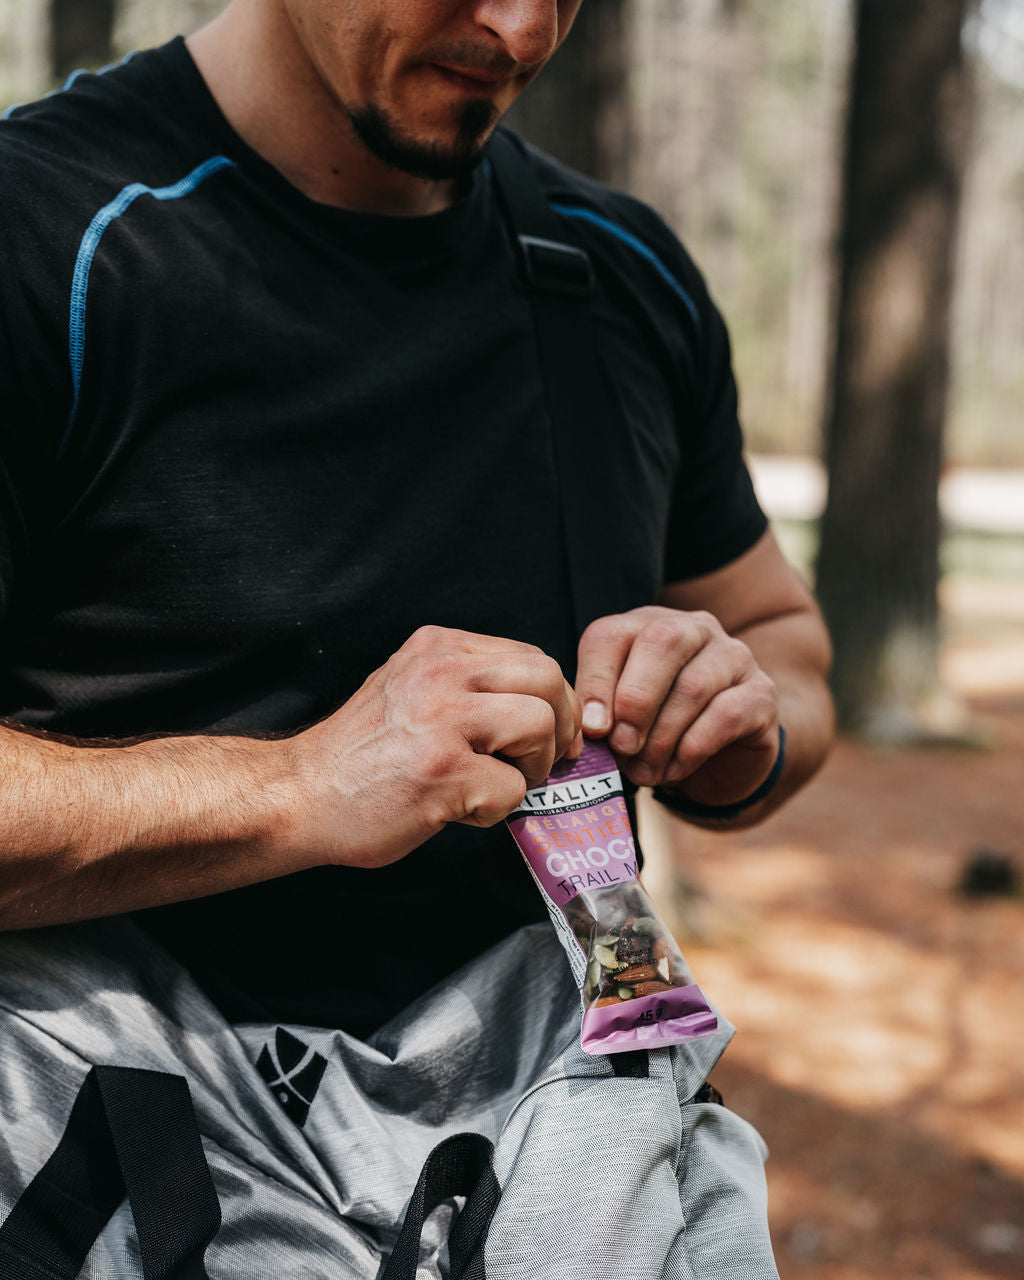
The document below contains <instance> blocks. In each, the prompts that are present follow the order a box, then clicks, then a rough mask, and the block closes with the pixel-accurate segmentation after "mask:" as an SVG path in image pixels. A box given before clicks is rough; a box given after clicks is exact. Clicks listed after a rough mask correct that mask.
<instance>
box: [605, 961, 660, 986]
mask: <svg viewBox="0 0 1024 1280" xmlns="http://www.w3.org/2000/svg"><path fill="white" fill-rule="evenodd" d="M657 976H658V974H657V970H656V969H655V968H654V965H653V964H635V965H633V966H632V967H631V968H629V969H623V970H622V972H621V973H617V974H616V975H615V981H616V982H617V983H618V984H619V986H620V987H621V986H622V985H623V983H626V984H628V985H630V986H632V984H633V983H634V982H648V981H649V980H650V979H651V978H656V977H657Z"/></svg>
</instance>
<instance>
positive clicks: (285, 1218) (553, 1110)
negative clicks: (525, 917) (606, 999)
mask: <svg viewBox="0 0 1024 1280" xmlns="http://www.w3.org/2000/svg"><path fill="white" fill-rule="evenodd" d="M579 1023H580V1007H579V997H578V994H577V992H576V990H575V989H574V987H573V985H572V983H571V980H570V977H569V972H568V966H567V965H566V962H565V958H564V956H563V954H562V951H561V949H560V947H559V944H558V942H557V939H556V938H555V935H554V932H553V930H552V929H551V927H550V926H549V925H546V924H545V925H533V926H530V927H529V928H525V929H523V930H521V931H520V932H518V933H517V934H514V935H513V936H512V937H510V938H508V939H507V940H506V941H505V942H503V943H502V944H500V945H499V946H497V947H495V948H493V949H492V950H491V951H490V952H488V953H487V954H485V955H484V956H482V957H480V958H479V959H478V960H476V961H475V962H473V963H472V964H470V965H468V966H466V968H464V969H463V970H461V971H460V972H459V973H457V974H456V975H455V976H454V977H452V978H451V979H450V980H449V981H447V982H445V983H444V984H442V985H441V986H439V987H437V988H435V989H434V990H433V991H432V992H430V993H429V994H428V995H427V996H425V997H424V998H423V999H422V1000H419V1001H417V1002H416V1004H415V1005H413V1006H411V1007H410V1008H409V1009H408V1010H406V1011H404V1012H403V1013H402V1014H401V1015H400V1016H398V1017H397V1018H395V1019H393V1020H392V1021H391V1022H389V1023H388V1024H387V1025H386V1026H384V1027H382V1028H381V1029H380V1030H379V1031H377V1032H376V1033H375V1034H374V1035H373V1036H372V1037H371V1038H370V1039H369V1040H368V1041H366V1042H362V1041H357V1040H354V1039H353V1038H351V1037H350V1036H347V1035H345V1034H344V1033H341V1032H330V1031H323V1030H319V1029H313V1028H303V1027H279V1026H266V1025H255V1024H245V1025H241V1026H232V1025H229V1024H228V1023H226V1022H225V1021H224V1019H223V1018H222V1017H221V1015H220V1014H219V1013H218V1011H217V1010H216V1009H215V1008H214V1006H213V1005H212V1004H211V1003H210V1002H209V1001H208V1000H207V999H206V997H205V996H204V995H203V994H202V993H201V992H200V991H199V990H198V989H197V988H196V986H195V985H194V983H193V982H192V980H191V979H190V977H189V976H188V974H187V973H186V972H185V971H184V970H183V969H182V968H181V967H180V966H179V965H178V964H177V963H176V962H175V961H174V960H173V959H172V958H171V957H169V956H168V955H167V954H166V953H165V952H164V951H163V950H161V949H160V948H159V947H157V946H156V945H154V944H153V943H152V942H151V941H150V940H149V939H147V938H146V937H145V936H144V935H143V934H142V933H141V931H139V930H138V929H137V928H136V927H135V926H134V925H133V924H132V923H130V922H129V921H127V920H124V919H114V920H107V921H97V922H92V923H89V924H84V925H76V926H69V927H65V928H60V929H48V930H39V931H36V932H31V933H18V934H6V935H3V936H2V937H0V1036H2V1040H0V1044H2V1050H0V1222H2V1223H3V1225H2V1227H0V1280H65V1277H67V1278H68V1280H70V1278H71V1277H73V1276H77V1275H81V1276H84V1277H88V1278H89V1280H115V1278H116V1280H121V1278H122V1277H124V1278H129V1277H130V1278H132V1280H134V1278H135V1277H139V1276H144V1277H145V1278H146V1280H155V1278H157V1277H159V1278H160V1280H164V1278H166V1280H202V1278H203V1277H207V1276H208V1277H212V1278H214V1280H218V1278H221V1277H223V1280H229V1278H230V1280H249V1278H250V1277H251V1278H253V1280H270V1278H273V1280H282V1278H283V1277H288V1278H290V1277H293V1276H301V1277H304V1278H309V1280H318V1278H320V1277H322V1278H323V1280H357V1278H358V1280H441V1278H442V1277H443V1278H444V1280H484V1277H486V1280H526V1278H527V1277H529V1278H530V1280H547V1278H550V1280H555V1277H557V1278H558V1280H596V1278H597V1277H599V1276H602V1275H613V1276H615V1277H616V1280H659V1278H663V1280H698V1278H699V1280H712V1278H714V1280H777V1274H778V1273H777V1271H776V1268H775V1263H774V1261H773V1257H772V1250H771V1244H770V1241H769V1237H768V1229H767V1224H766V1214H765V1184H764V1172H763V1160H764V1156H765V1150H764V1144H763V1143H762V1141H761V1139H760V1138H759V1137H758V1135H757V1134H756V1132H755V1131H754V1130H753V1129H752V1128H751V1126H750V1125H749V1124H747V1123H746V1121H744V1120H742V1119H740V1118H739V1117H738V1116H736V1115H735V1114H733V1113H732V1112H730V1111H729V1110H727V1109H726V1108H725V1107H724V1106H722V1105H719V1103H718V1102H716V1101H714V1100H713V1097H714V1095H713V1091H711V1090H710V1089H708V1088H707V1086H706V1085H705V1081H706V1079H707V1075H708V1072H709V1071H710V1069H711V1067H712V1066H713V1065H714V1063H715V1061H716V1060H717V1059H718V1057H719V1055H720V1054H721V1053H722V1051H723V1049H724V1048H725V1046H726V1044H727V1043H728V1041H729V1039H730V1037H731V1035H732V1029H731V1028H730V1027H729V1026H728V1024H727V1023H725V1021H724V1020H722V1021H721V1030H720V1031H719V1032H717V1033H716V1034H715V1035H713V1036H710V1037H707V1038H706V1039H702V1040H696V1041H693V1042H691V1043H690V1044H688V1045H685V1046H680V1047H676V1048H671V1049H655V1050H651V1051H636V1052H634V1053H627V1054H618V1055H614V1056H613V1057H591V1056H588V1055H587V1054H585V1053H583V1052H582V1050H581V1049H580V1047H579Z"/></svg>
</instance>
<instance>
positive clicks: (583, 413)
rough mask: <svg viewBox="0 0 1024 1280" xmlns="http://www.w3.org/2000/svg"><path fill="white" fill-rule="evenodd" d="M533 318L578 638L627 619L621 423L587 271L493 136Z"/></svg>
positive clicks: (523, 167)
mask: <svg viewBox="0 0 1024 1280" xmlns="http://www.w3.org/2000/svg"><path fill="white" fill-rule="evenodd" d="M487 154H488V158H489V160H490V162H491V167H492V172H493V175H494V181H495V187H496V189H497V192H498V197H499V202H500V205H501V208H502V212H503V214H504V216H505V220H506V224H507V225H508V227H509V230H510V232H511V235H512V240H513V243H514V246H515V250H516V255H517V257H518V260H519V265H520V270H521V273H522V278H523V281H524V283H525V285H526V289H527V293H528V296H529V300H530V307H531V310H532V313H533V322H534V328H535V331H536V335H537V341H538V345H539V348H540V359H541V368H542V370H543V374H544V384H545V393H546V398H547V405H548V412H549V415H550V419H551V429H552V433H553V441H552V444H553V452H554V459H555V470H556V479H557V483H558V488H559V494H560V497H561V507H562V533H563V541H564V544H565V549H566V553H567V558H568V572H569V581H570V585H571V590H572V602H573V612H574V616H575V620H576V628H577V635H579V634H580V633H582V631H583V630H584V628H585V627H586V626H587V624H588V623H590V622H592V621H593V620H594V619H595V618H599V617H602V616H604V615H605V614H609V613H617V612H620V611H622V610H623V609H628V608H630V607H631V605H632V604H635V603H637V602H636V601H630V600H628V599H626V591H625V588H624V586H623V582H622V575H621V573H620V572H619V569H618V564H619V556H618V548H619V538H618V529H617V519H618V503H617V502H616V501H615V498H614V490H613V493H612V496H611V497H610V498H606V497H603V496H602V495H607V494H608V492H609V483H610V484H611V485H612V486H614V484H615V480H616V478H617V475H618V474H619V473H620V472H619V466H618V457H619V451H620V450H621V449H622V447H623V441H624V438H625V431H626V423H625V418H624V415H623V412H622V409H621V407H620V405H619V403H618V399H617V397H616V394H615V390H614V387H613V385H612V383H611V381H610V379H609V378H608V375H607V372H606V370H605V368H604V364H603V361H602V359H601V355H600V352H599V349H598V341H597V332H596V325H595V322H594V317H593V312H592V308H591V299H592V296H593V292H594V270H593V265H592V263H591V261H590V258H589V256H588V255H587V253H586V252H585V251H584V250H583V249H581V248H579V247H578V246H576V245H573V244H571V243H570V242H569V241H568V240H567V239H566V235H565V230H564V226H563V224H562V222H561V220H560V219H559V217H558V215H557V214H556V213H555V212H554V210H553V209H552V208H551V206H550V205H549V204H548V202H547V200H546V198H545V196H544V193H543V191H542V190H541V188H540V185H539V183H538V181H537V178H536V176H535V174H534V172H533V170H532V168H531V166H530V163H529V161H528V159H527V156H526V152H525V149H524V148H523V144H522V143H521V142H520V141H519V139H518V138H516V137H515V135H514V134H511V133H509V132H508V131H507V130H504V129H498V130H496V131H495V133H494V135H493V136H492V138H491V140H490V143H489V144H488V149H487Z"/></svg>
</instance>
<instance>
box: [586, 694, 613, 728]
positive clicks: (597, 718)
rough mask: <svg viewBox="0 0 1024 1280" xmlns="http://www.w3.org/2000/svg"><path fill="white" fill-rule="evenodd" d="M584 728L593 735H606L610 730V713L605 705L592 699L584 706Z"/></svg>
mask: <svg viewBox="0 0 1024 1280" xmlns="http://www.w3.org/2000/svg"><path fill="white" fill-rule="evenodd" d="M583 727H584V729H588V730H589V731H590V732H591V733H604V732H605V731H606V730H607V728H608V712H607V711H606V710H605V709H604V703H603V702H598V701H597V700H596V699H594V698H592V699H591V700H590V701H589V702H586V703H584V705H583Z"/></svg>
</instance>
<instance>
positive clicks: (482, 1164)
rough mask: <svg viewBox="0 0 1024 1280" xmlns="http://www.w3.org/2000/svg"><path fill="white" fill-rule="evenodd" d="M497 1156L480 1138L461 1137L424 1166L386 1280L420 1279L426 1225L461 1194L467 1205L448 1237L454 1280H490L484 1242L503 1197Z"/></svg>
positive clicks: (440, 1148) (474, 1135)
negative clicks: (439, 1208) (486, 1279)
mask: <svg viewBox="0 0 1024 1280" xmlns="http://www.w3.org/2000/svg"><path fill="white" fill-rule="evenodd" d="M493 1155H494V1146H493V1145H492V1144H491V1143H490V1142H489V1141H488V1140H487V1139H486V1138H485V1137H484V1136H483V1135H482V1134H479V1133H456V1134H454V1135H453V1136H452V1137H450V1138H445V1140H444V1141H443V1142H439V1143H438V1145H437V1146H436V1147H435V1148H434V1149H433V1151H431V1153H430V1155H429V1156H427V1159H426V1161H425V1162H424V1165H423V1169H422V1171H421V1172H420V1176H419V1179H418V1180H417V1183H416V1187H415V1190H414V1191H413V1193H412V1199H411V1200H410V1201H409V1207H408V1208H407V1209H406V1211H405V1220H404V1222H403V1223H402V1230H401V1232H400V1233H399V1236H398V1240H397V1242H396V1244H395V1247H394V1249H393V1250H392V1251H391V1257H390V1258H389V1259H388V1263H387V1266H386V1267H385V1268H384V1270H383V1272H382V1273H381V1276H380V1280H416V1266H417V1263H418V1262H419V1256H420V1238H421V1236H422V1235H423V1224H424V1222H425V1221H426V1220H427V1218H428V1217H429V1216H430V1214H432V1213H433V1212H434V1210H435V1209H436V1208H437V1206H438V1205H439V1204H441V1203H442V1202H443V1201H445V1200H448V1199H449V1198H450V1197H452V1196H459V1195H462V1196H465V1197H466V1203H465V1204H464V1205H463V1207H462V1209H461V1211H460V1212H459V1215H458V1217H457V1218H456V1219H455V1222H454V1223H453V1225H452V1229H451V1231H450V1233H449V1235H448V1253H449V1261H450V1267H451V1270H450V1275H451V1280H484V1243H485V1241H486V1239H487V1230H488V1228H489V1227H490V1225H491V1218H493V1217H494V1211H495V1209H496V1208H497V1207H498V1201H499V1199H500V1198H501V1188H500V1186H499V1185H498V1179H497V1178H496V1177H495V1174H494V1168H493V1165H492V1163H491V1159H492V1157H493Z"/></svg>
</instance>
